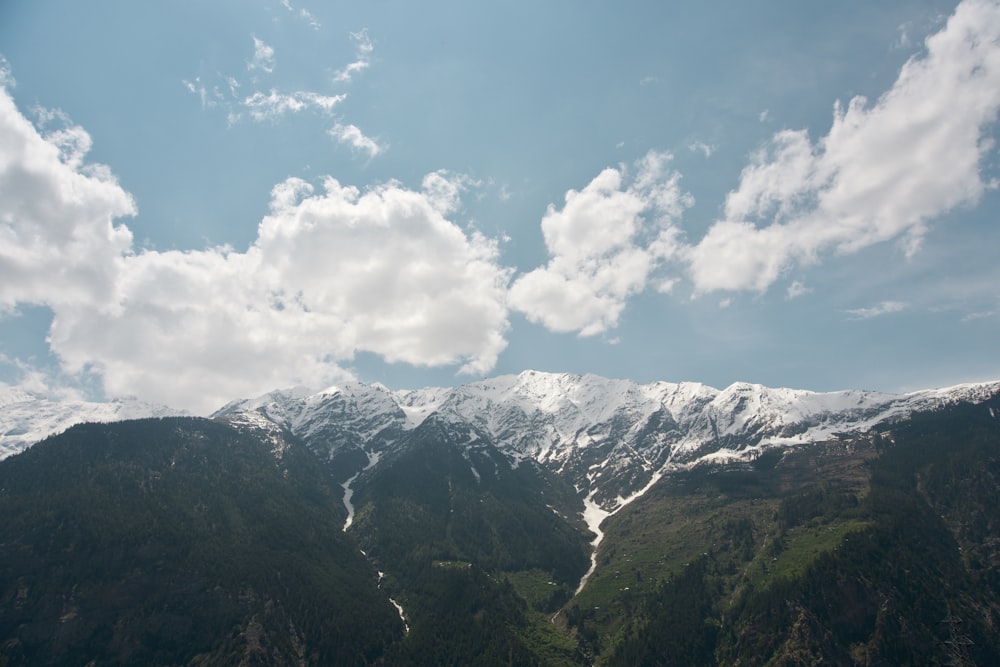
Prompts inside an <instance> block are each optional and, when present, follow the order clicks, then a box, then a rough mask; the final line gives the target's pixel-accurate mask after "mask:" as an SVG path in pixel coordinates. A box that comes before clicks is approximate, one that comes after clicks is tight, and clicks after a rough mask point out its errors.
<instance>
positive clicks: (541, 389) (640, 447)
mask: <svg viewBox="0 0 1000 667" xmlns="http://www.w3.org/2000/svg"><path fill="white" fill-rule="evenodd" d="M998 391H1000V383H989V384H970V385H960V386H958V387H951V388H948V389H935V390H928V391H920V392H914V393H910V394H886V393H879V392H871V391H840V392H827V393H818V392H812V391H806V390H799V389H786V388H776V389H775V388H769V387H765V386H763V385H759V384H751V383H746V382H738V383H734V384H732V385H730V386H728V387H726V388H725V389H722V390H719V389H715V388H713V387H709V386H707V385H704V384H700V383H692V382H684V383H668V382H654V383H650V384H638V383H635V382H631V381H628V380H615V379H608V378H603V377H598V376H594V375H571V374H556V373H542V372H538V371H526V372H523V373H521V374H519V375H506V376H499V377H496V378H491V379H487V380H482V381H478V382H472V383H469V384H466V385H462V386H458V387H452V388H426V389H418V390H410V391H400V392H392V391H389V390H388V389H386V388H385V387H382V386H379V385H376V386H368V385H363V384H359V383H349V384H345V385H343V386H340V387H336V388H332V389H328V390H325V391H323V392H317V393H309V392H306V391H303V390H301V389H298V388H296V389H292V390H284V391H279V392H272V393H271V394H267V395H265V396H263V397H260V398H257V399H252V400H249V401H243V402H237V403H234V404H231V406H229V407H227V409H226V410H225V411H223V413H225V412H237V411H240V410H254V411H256V412H258V413H259V414H261V415H263V416H266V417H267V418H269V419H272V420H273V421H275V423H279V424H281V425H282V427H283V428H287V429H288V430H290V431H292V432H293V433H295V434H296V435H297V436H299V437H301V438H303V439H304V440H305V441H306V442H307V443H309V444H310V446H311V447H313V448H314V449H315V450H316V451H318V452H321V453H325V454H326V455H327V456H329V457H330V458H331V459H332V458H334V457H335V456H338V455H340V454H342V453H343V452H354V453H355V456H354V459H352V460H355V461H360V462H363V461H366V460H367V457H368V456H371V455H372V453H373V452H382V451H385V450H386V448H388V447H390V446H392V445H393V443H394V442H396V441H397V440H399V438H400V436H401V435H402V434H404V433H405V432H408V431H412V430H414V429H417V428H418V427H420V426H421V425H422V424H425V423H428V421H429V420H430V421H433V422H434V423H435V424H436V425H437V427H443V426H447V425H450V427H451V428H453V429H456V432H462V433H467V432H475V433H477V434H480V435H481V436H482V437H484V438H488V439H489V440H490V441H491V442H492V443H494V444H495V445H496V446H497V447H498V448H499V449H500V450H501V451H503V452H504V453H505V454H506V455H507V456H508V457H510V459H511V461H512V462H513V463H517V462H520V461H523V460H525V459H530V460H534V461H535V462H537V463H538V464H540V465H543V466H546V467H548V468H549V469H551V470H552V471H553V472H556V473H558V474H561V475H563V476H565V477H568V478H569V479H570V480H571V481H572V483H573V484H574V485H576V487H577V488H578V489H579V490H580V491H581V493H582V494H585V495H586V494H591V495H590V497H591V498H592V499H593V500H594V502H598V503H602V504H603V506H605V507H614V506H615V505H616V504H617V503H619V502H620V500H619V499H620V498H622V497H629V496H630V495H631V494H633V493H635V492H637V491H638V490H639V489H642V488H645V487H646V486H647V485H649V484H650V483H651V482H652V481H655V479H656V478H657V477H658V476H659V475H661V474H663V473H664V472H665V471H668V470H670V469H674V468H677V467H686V466H690V465H696V464H698V463H699V462H708V461H713V462H723V461H728V460H740V459H747V458H752V457H753V456H755V455H757V454H759V452H760V451H761V450H762V449H763V448H767V447H775V446H792V445H798V444H805V443H809V442H816V441H825V440H829V439H832V438H836V437H838V435H839V434H843V433H851V432H861V431H865V430H868V429H870V428H872V427H873V426H875V425H877V424H880V423H883V422H885V421H891V420H896V419H901V418H904V417H906V416H908V415H909V414H911V413H912V412H914V411H916V410H926V409H933V408H937V407H941V406H943V405H945V404H949V403H954V402H957V401H960V400H972V401H980V400H984V399H985V398H987V397H988V396H990V395H992V394H995V393H997V392H998ZM470 429H471V431H470ZM361 453H363V454H365V457H362V456H360V454H361Z"/></svg>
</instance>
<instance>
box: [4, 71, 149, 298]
mask: <svg viewBox="0 0 1000 667" xmlns="http://www.w3.org/2000/svg"><path fill="white" fill-rule="evenodd" d="M0 72H3V75H2V76H0V79H4V80H8V81H9V80H10V75H9V72H6V70H5V68H3V67H0ZM39 116H40V118H41V119H42V120H43V121H45V123H46V127H47V128H48V129H44V130H43V131H44V135H43V134H42V133H40V132H39V130H38V129H37V128H36V127H35V126H34V125H32V123H31V122H30V121H28V119H27V118H25V117H24V116H23V115H22V114H21V113H20V111H19V110H18V109H17V106H16V105H15V103H14V100H13V98H12V97H11V96H10V93H9V92H8V90H7V88H6V87H3V88H0V309H10V308H13V307H14V306H15V305H16V304H18V303H29V302H30V303H40V304H46V305H50V306H58V305H60V304H63V303H82V304H86V305H87V306H88V307H92V306H98V305H100V304H102V303H104V302H105V301H106V300H107V299H108V298H109V296H110V295H111V293H112V292H113V290H114V284H115V280H116V276H117V273H118V270H119V264H120V262H121V258H122V255H123V253H127V252H128V251H129V249H130V248H131V245H132V234H131V232H130V231H129V230H128V228H127V227H125V226H124V225H119V224H115V219H116V218H120V217H122V216H131V215H134V214H135V213H136V207H135V202H134V201H133V200H132V197H131V196H130V195H129V194H128V193H127V192H125V190H123V189H122V188H121V186H120V185H119V184H118V182H117V180H116V179H115V178H114V176H112V175H111V173H110V171H109V170H108V169H107V167H104V166H103V165H99V164H88V163H85V161H84V158H85V156H86V153H87V151H88V150H89V149H90V145H91V140H90V135H88V134H87V133H86V132H85V131H84V130H83V129H82V128H80V127H77V126H73V125H71V124H69V122H68V119H66V118H65V116H63V115H62V114H61V113H58V112H50V113H46V112H40V114H39ZM53 123H55V125H56V126H55V127H49V126H50V125H52V124H53Z"/></svg>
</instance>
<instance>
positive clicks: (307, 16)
mask: <svg viewBox="0 0 1000 667" xmlns="http://www.w3.org/2000/svg"><path fill="white" fill-rule="evenodd" d="M281 6H282V7H284V8H285V9H287V10H288V11H290V12H292V13H293V14H297V15H298V16H299V18H301V19H303V20H304V21H305V22H306V23H308V24H309V26H310V27H311V28H313V30H319V29H320V28H321V27H322V25H321V24H320V22H319V21H318V20H317V19H316V17H315V16H313V15H312V13H311V12H310V11H309V10H308V9H305V8H300V9H299V10H298V11H297V12H296V11H295V7H292V3H291V2H290V1H289V0H281Z"/></svg>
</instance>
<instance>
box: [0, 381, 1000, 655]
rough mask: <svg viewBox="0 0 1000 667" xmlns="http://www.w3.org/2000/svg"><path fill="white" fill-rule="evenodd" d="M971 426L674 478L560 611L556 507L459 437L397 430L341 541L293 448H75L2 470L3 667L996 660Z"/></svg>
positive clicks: (66, 440) (890, 436)
mask: <svg viewBox="0 0 1000 667" xmlns="http://www.w3.org/2000/svg"><path fill="white" fill-rule="evenodd" d="M995 415H1000V400H998V398H997V397H994V398H993V399H991V400H990V401H989V402H987V403H986V404H979V405H966V404H961V405H957V406H952V407H949V408H946V409H942V410H938V411H935V412H930V413H925V414H918V415H914V416H913V417H912V418H910V419H908V420H906V421H905V422H900V423H896V424H892V425H889V426H884V427H881V428H880V429H879V430H877V431H873V432H871V433H867V434H863V435H859V436H853V437H846V436H845V437H843V438H841V439H838V440H836V441H831V442H826V443H815V444H813V445H810V446H806V447H798V448H795V449H791V450H786V451H777V450H771V451H768V452H765V453H764V454H763V455H761V456H760V457H759V458H757V459H756V460H754V461H751V462H744V463H739V464H731V465H727V466H722V467H720V466H711V467H709V466H697V467H694V468H692V469H690V470H683V471H677V472H674V473H672V474H670V475H668V476H667V477H665V478H664V479H662V480H661V481H660V482H659V483H658V484H657V485H656V486H654V487H653V488H652V489H650V491H649V492H647V494H645V495H644V496H643V497H642V498H640V499H638V500H636V501H635V502H633V503H632V504H630V505H628V506H626V507H625V508H624V509H623V510H622V511H621V512H619V513H617V514H616V515H614V516H612V517H611V518H610V519H609V520H608V521H606V522H605V524H604V526H603V530H604V532H605V538H604V541H603V542H602V544H601V547H600V549H599V551H598V553H597V562H598V567H597V569H596V571H595V572H594V575H593V576H592V578H591V579H590V581H589V582H588V585H587V586H586V587H585V588H584V589H583V591H582V592H581V593H580V594H578V595H574V591H575V589H576V585H577V583H578V582H579V580H580V577H581V576H582V574H583V573H584V572H585V571H586V569H587V567H588V566H589V559H590V547H589V541H590V539H592V537H593V536H592V535H591V534H590V533H589V532H588V531H587V529H586V527H585V526H584V525H583V524H582V522H581V521H580V520H579V512H580V511H581V510H582V503H581V501H580V499H579V496H578V494H577V493H576V491H575V489H573V488H572V487H570V486H569V485H568V484H566V483H565V482H564V481H563V480H562V479H561V478H559V477H558V476H557V475H555V474H553V473H552V472H551V471H547V470H545V469H544V468H542V467H540V466H538V465H537V464H534V463H532V462H521V463H520V465H513V464H511V462H510V461H509V460H508V459H507V458H506V457H505V456H503V454H502V453H501V452H500V451H499V450H497V449H496V448H495V447H493V446H492V444H491V443H490V442H488V441H486V440H484V439H481V438H476V437H473V435H474V434H472V433H470V432H468V430H467V429H466V430H463V429H462V428H456V427H455V426H454V425H450V424H446V423H444V422H439V421H437V420H435V419H429V420H427V421H426V422H425V423H424V424H423V425H421V426H420V427H418V428H417V429H414V431H412V432H410V433H406V434H401V439H400V441H399V442H398V443H397V446H396V447H395V448H394V449H393V450H392V451H389V452H387V453H386V454H385V455H384V459H383V460H382V461H381V462H380V465H379V466H377V467H375V468H374V469H373V470H372V471H370V473H368V474H366V475H365V476H363V477H361V478H359V480H358V483H357V485H356V488H355V495H354V497H353V502H354V505H355V507H356V510H357V511H356V514H355V517H354V521H353V523H352V525H351V527H350V529H349V530H348V531H346V532H344V531H343V530H342V526H343V525H344V519H345V517H346V512H345V509H344V506H343V502H342V498H343V489H342V488H341V486H340V483H342V482H343V480H344V479H346V476H345V475H344V471H343V470H341V469H339V468H337V465H338V463H337V462H336V461H333V462H331V460H329V459H324V458H321V457H318V456H316V455H315V454H313V452H312V451H311V450H310V449H309V448H308V447H306V446H305V445H304V444H303V443H301V442H298V441H297V440H296V439H295V438H294V437H293V436H292V435H291V434H285V440H286V443H285V444H286V445H287V446H286V447H284V448H283V449H282V453H281V454H280V456H277V455H275V453H274V452H273V451H272V449H273V443H272V442H270V441H269V440H268V437H270V436H265V435H264V434H262V433H259V432H254V431H252V430H248V429H239V428H236V427H234V426H232V425H230V424H227V423H225V422H222V421H211V420H204V419H187V418H171V419H162V420H158V419H151V420H139V421H133V422H122V423H116V424H107V425H98V424H89V425H81V426H76V427H73V428H72V429H70V430H68V431H67V432H66V433H64V434H61V435H59V436H55V437H52V438H49V439H47V440H46V441H43V442H42V443H39V444H38V445H35V446H34V447H32V448H30V449H28V450H27V451H25V452H23V453H22V454H19V455H17V456H14V457H11V458H9V459H7V460H5V461H2V462H0V665H45V664H51V665H57V664H59V665H61V664H81V665H83V664H92V665H125V664H144V665H286V664H287V665H414V666H417V665H590V664H597V665H609V666H610V665H616V666H617V665H805V664H823V665H880V664H882V665H884V664H892V665H928V664H942V665H944V664H957V665H993V664H1000V639H998V637H1000V631H998V626H1000V574H998V572H1000V525H998V522H1000V512H998V511H997V508H998V507H1000V420H998V419H997V418H996V417H995ZM470 443H475V444H474V445H471V444H470ZM390 597H391V599H392V600H393V601H395V602H397V603H398V604H400V605H401V607H402V609H403V610H404V614H405V624H404V621H403V620H402V619H401V618H400V616H399V614H398V613H397V610H396V608H395V607H394V606H393V604H392V603H391V602H390Z"/></svg>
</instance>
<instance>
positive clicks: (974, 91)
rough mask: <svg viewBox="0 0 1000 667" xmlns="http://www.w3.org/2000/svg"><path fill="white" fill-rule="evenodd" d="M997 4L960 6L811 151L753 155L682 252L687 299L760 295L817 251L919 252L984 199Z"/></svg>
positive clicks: (786, 137) (996, 103) (776, 140)
mask: <svg viewBox="0 0 1000 667" xmlns="http://www.w3.org/2000/svg"><path fill="white" fill-rule="evenodd" d="M998 43H1000V5H998V4H997V3H995V2H989V1H986V0H968V1H966V2H964V3H962V4H961V5H959V7H958V8H957V10H956V12H955V14H954V15H953V16H952V17H951V18H950V20H949V21H948V23H947V25H946V26H945V28H944V29H942V30H941V31H940V32H938V33H937V34H935V35H932V36H931V37H929V38H928V39H927V40H926V54H924V55H920V56H916V57H913V58H911V59H910V60H909V61H908V62H907V63H906V64H905V65H904V66H903V68H902V69H901V71H900V74H899V76H898V78H897V80H896V82H895V83H894V85H893V86H892V88H891V89H890V90H889V91H888V92H886V93H885V94H884V95H882V96H881V97H880V98H879V99H878V100H877V101H876V102H875V103H874V104H873V105H870V106H869V104H868V102H867V101H866V100H865V99H864V98H862V97H855V98H854V99H852V100H851V101H850V103H849V104H848V105H847V107H846V108H843V107H842V106H841V105H840V104H839V103H838V104H836V105H835V107H834V118H833V124H832V127H831V129H830V131H829V133H828V134H827V135H826V136H824V137H822V138H821V139H819V140H818V141H817V142H813V141H812V140H811V139H810V137H809V135H808V133H807V132H806V131H792V130H785V131H782V132H779V133H777V134H775V135H774V137H773V139H772V140H771V142H770V143H769V144H768V145H767V146H766V147H764V148H763V149H761V150H760V151H759V152H758V153H756V154H755V155H754V156H753V157H752V159H751V162H750V164H749V165H748V166H747V167H746V168H745V169H744V170H743V173H742V174H741V177H740V183H739V187H738V188H737V189H736V190H734V191H733V192H731V193H730V194H729V196H728V198H727V200H726V205H725V219H723V220H720V221H718V222H716V223H715V224H713V225H712V227H711V228H710V229H709V231H708V232H707V233H706V235H705V236H704V238H703V239H702V240H701V241H700V242H699V243H698V244H697V245H696V246H695V247H693V248H691V249H690V250H689V251H688V253H687V259H688V262H689V266H690V274H691V278H692V280H693V282H694V285H695V289H696V291H698V292H709V291H713V290H756V291H759V292H763V291H765V290H767V289H768V288H769V287H770V286H771V285H772V284H773V283H774V282H775V281H776V280H777V279H778V278H779V277H780V276H781V275H782V274H783V273H785V272H786V271H788V270H789V269H790V268H792V267H794V266H796V265H803V264H809V263H812V262H815V261H817V260H818V259H819V258H820V255H821V254H822V253H824V252H829V251H833V252H838V253H851V252H855V251H857V250H859V249H861V248H864V247H867V246H869V245H872V244H874V243H879V242H883V241H888V240H898V241H899V242H900V243H901V245H902V246H903V248H904V250H905V252H906V254H907V255H908V256H912V255H913V254H914V253H915V252H916V251H917V249H918V248H919V245H920V242H921V240H922V238H923V236H924V234H925V232H926V229H927V224H928V223H929V222H930V221H931V220H932V219H934V218H935V217H937V216H940V215H941V214H943V213H945V212H947V211H949V210H951V209H953V208H955V207H957V206H960V205H963V204H972V203H975V202H976V201H977V200H978V198H979V197H980V196H981V194H982V192H983V191H984V189H985V187H986V184H984V182H983V180H982V178H981V175H980V171H979V168H980V163H981V161H982V158H983V156H984V154H986V153H987V152H988V151H990V150H991V149H992V148H993V142H992V140H990V139H989V137H988V135H987V128H988V126H989V125H990V124H992V123H993V122H995V121H996V118H997V113H998V110H1000V46H998Z"/></svg>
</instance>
